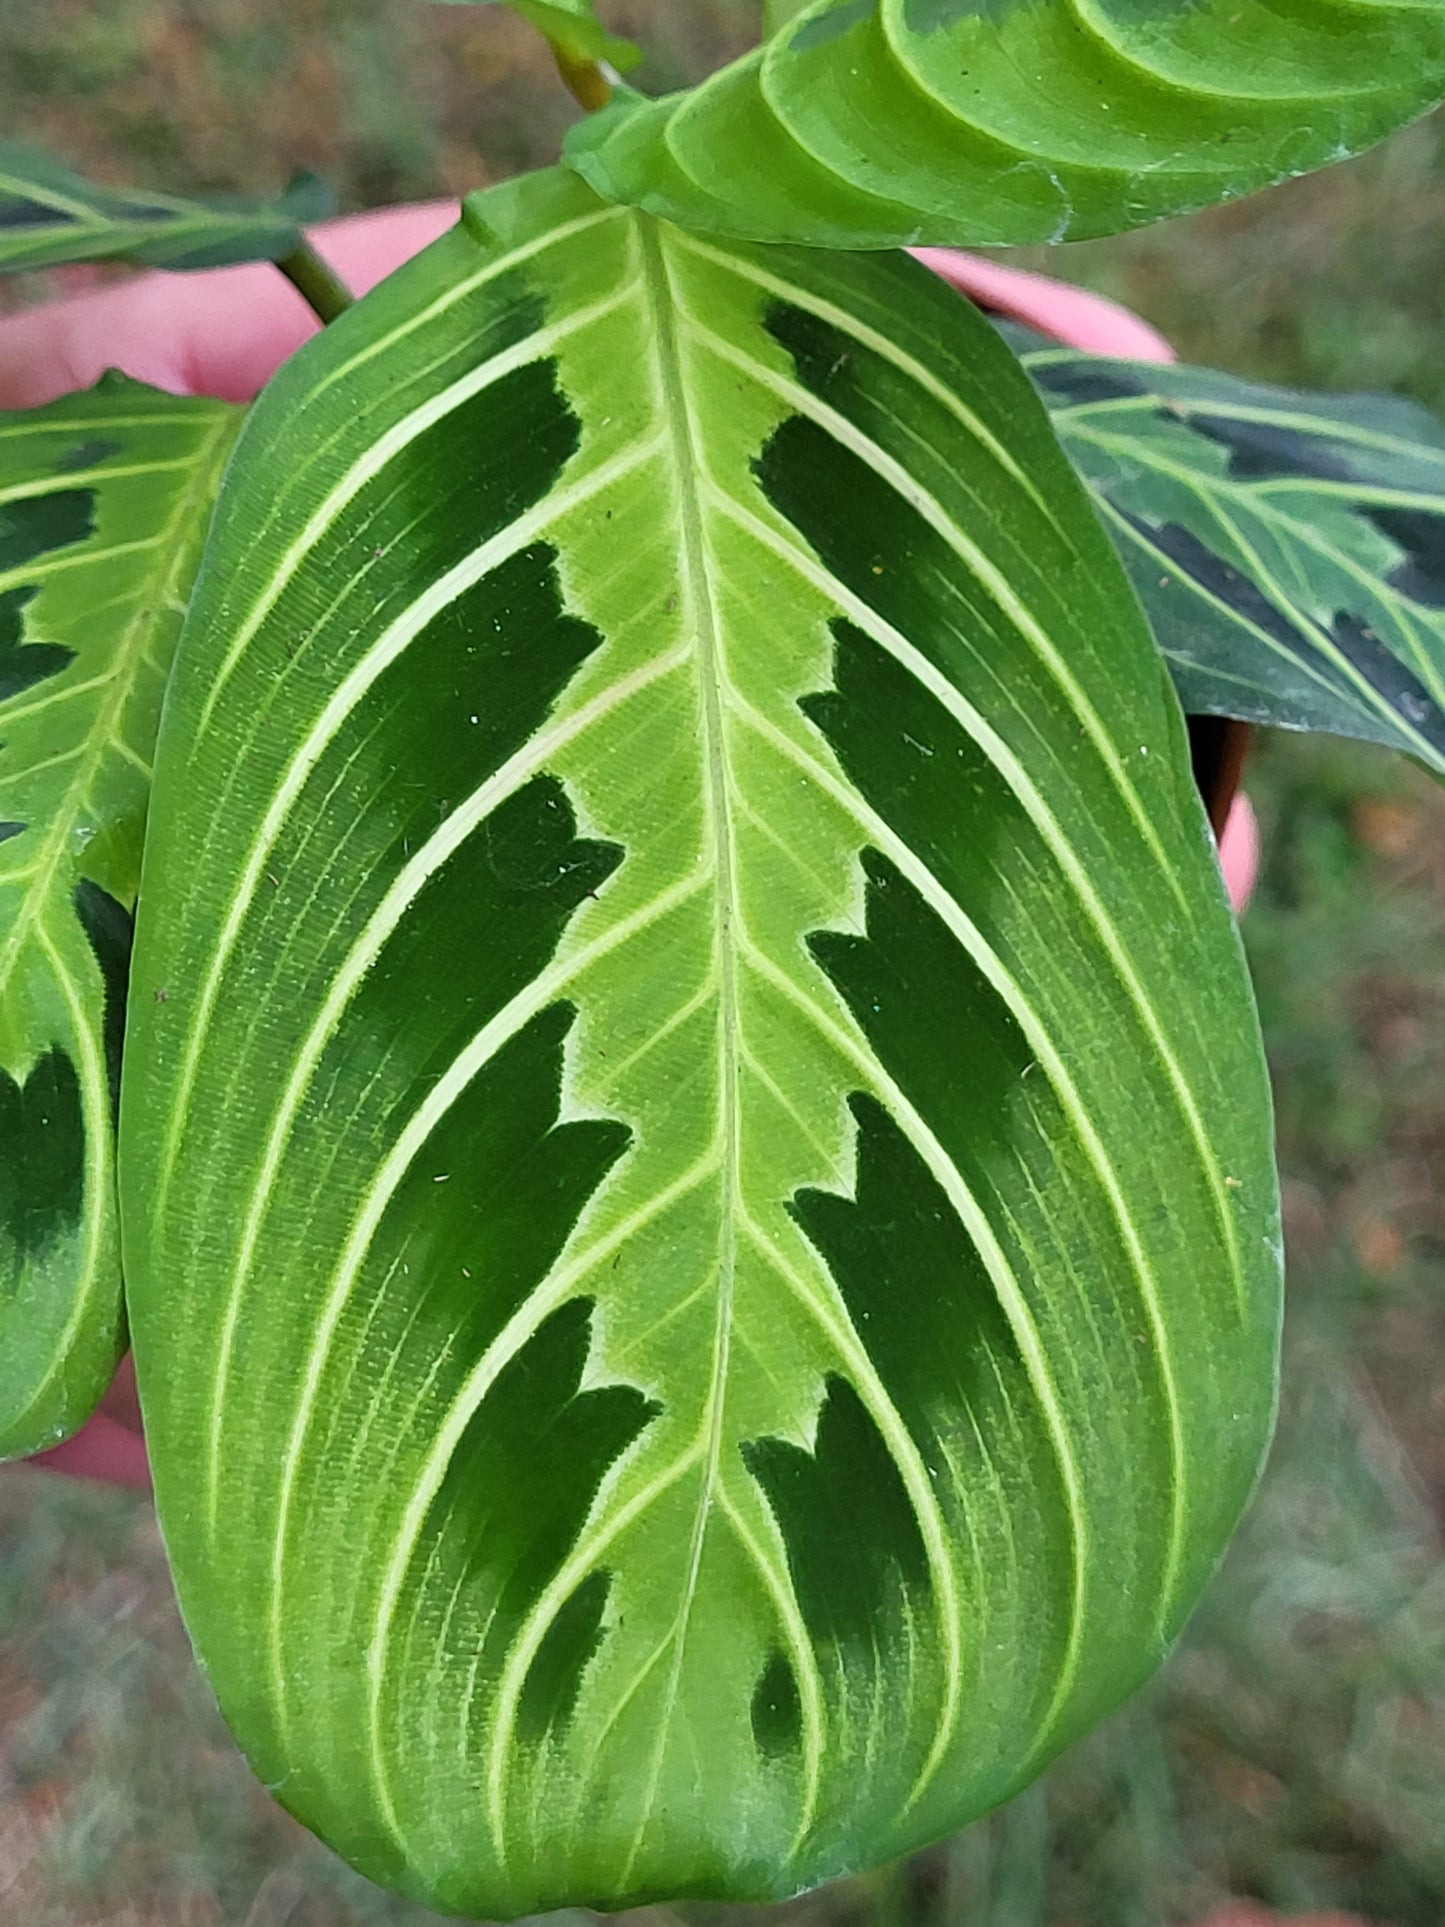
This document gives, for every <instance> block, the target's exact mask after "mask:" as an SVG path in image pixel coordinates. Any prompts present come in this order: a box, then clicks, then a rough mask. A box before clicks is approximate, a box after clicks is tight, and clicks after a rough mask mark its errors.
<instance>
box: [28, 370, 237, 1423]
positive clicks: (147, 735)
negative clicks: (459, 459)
mask: <svg viewBox="0 0 1445 1927" xmlns="http://www.w3.org/2000/svg"><path fill="white" fill-rule="evenodd" d="M239 417H240V411H239V410H237V409H234V408H230V407H227V406H225V405H224V404H222V403H220V402H212V401H188V400H180V399H178V398H177V397H175V396H173V395H162V394H158V393H157V392H155V391H154V390H153V389H149V388H144V387H142V386H141V385H140V384H139V383H137V382H132V381H127V380H124V379H123V378H122V377H120V376H108V377H107V378H106V379H105V380H104V381H103V382H102V383H101V384H100V386H99V387H98V388H95V389H93V390H92V391H91V392H90V393H89V394H78V395H68V396H67V397H66V398H65V399H64V400H62V401H58V402H54V403H52V404H51V405H50V406H48V407H45V408H37V409H32V410H29V411H27V412H25V413H23V414H11V415H0V1457H11V1456H16V1455H19V1454H21V1453H26V1452H31V1451H35V1450H38V1449H39V1448H40V1447H42V1446H45V1445H53V1444H54V1443H55V1442H56V1440H57V1439H59V1438H62V1437H64V1436H65V1435H66V1434H67V1433H68V1432H72V1431H74V1430H75V1428H76V1427H77V1426H78V1425H80V1424H81V1423H82V1422H83V1421H84V1420H85V1419H86V1418H87V1417H88V1416H89V1414H90V1411H91V1409H92V1408H93V1407H94V1405H95V1402H96V1400H97V1399H98V1398H99V1397H100V1394H101V1392H102V1391H104V1389H105V1386H106V1384H107V1383H108V1381H109V1378H110V1374H111V1372H112V1371H113V1370H114V1367H115V1361H116V1357H117V1354H118V1350H119V1346H120V1336H121V1325H122V1318H121V1279H120V1253H119V1236H118V1231H117V1226H116V1210H115V1195H114V1193H115V1155H114V1130H115V1126H114V1104H115V1099H116V1097H117V1095H118V1091H119V1078H120V1041H121V1026H122V1023H123V1019H124V1006H125V986H126V973H127V969H128V966H129V960H130V939H131V912H132V908H133V906H134V903H135V896H136V886H137V883H138V880H139V875H140V856H141V837H142V831H143V828H144V824H145V815H146V805H147V802H148V798H149V792H150V765H151V756H152V753H153V747H154V743H155V734H156V728H157V723H158V720H159V715H160V704H161V695H162V692H163V690H164V688H165V682H166V676H167V672H168V670H169V668H170V661H171V654H172V651H173V649H174V646H175V639H176V636H177V634H178V633H179V630H180V620H181V614H182V611H183V609H184V606H185V599H186V597H187V596H188V595H189V593H190V587H191V582H192V579H193V577H194V574H195V570H196V566H197V564H198V562H199V560H200V544H201V537H202V534H203V532H204V529H205V525H206V521H207V518H208V515H209V511H210V506H211V501H212V498H213V496H214V494H215V490H216V486H217V481H218V478H219V474H220V467H221V463H222V461H223V460H224V458H225V455H226V452H227V450H228V448H229V446H230V442H231V439H232V436H233V435H234V432H235V426H236V423H237V421H238V420H239Z"/></svg>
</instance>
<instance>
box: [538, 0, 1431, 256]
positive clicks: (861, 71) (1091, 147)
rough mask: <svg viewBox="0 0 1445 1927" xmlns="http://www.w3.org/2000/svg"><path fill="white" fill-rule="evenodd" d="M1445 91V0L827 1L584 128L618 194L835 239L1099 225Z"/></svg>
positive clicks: (677, 215)
mask: <svg viewBox="0 0 1445 1927" xmlns="http://www.w3.org/2000/svg"><path fill="white" fill-rule="evenodd" d="M1442 96H1445V0H1370V4H1368V5H1358V4H1355V3H1354V0H1349V3H1348V4H1346V3H1345V0H1191V4H1189V5H1179V4H1174V5H1161V4H1157V3H1156V0H1147V3H1143V4H1141V0H817V3H816V4H815V5H813V6H810V7H809V8H807V9H806V11H805V12H803V13H802V14H801V15H800V16H799V17H798V18H797V19H796V20H793V21H792V22H791V23H789V24H787V25H785V26H784V27H783V28H782V30H781V31H780V32H777V33H775V34H774V35H773V36H772V37H771V38H770V39H768V40H767V41H765V43H764V44H763V45H762V46H761V47H759V48H756V49H754V50H753V51H752V52H751V53H749V54H746V55H744V56H743V57H742V58H741V59H739V60H736V61H734V62H733V63H732V64H731V65H730V66H728V67H724V68H723V69H721V70H720V71H719V72H718V73H716V74H714V75H713V76H712V77H711V78H710V79H709V80H706V81H704V82H703V84H702V85H701V86H700V87H697V88H694V89H692V90H691V91H690V92H688V93H684V94H674V95H671V96H669V97H667V98H665V99H662V100H657V101H649V100H644V99H642V97H641V96H639V95H636V94H631V93H624V94H619V95H618V96H617V97H616V98H615V100H614V101H613V103H612V104H611V105H610V106H609V107H607V108H606V109H605V110H604V111H603V112H602V113H600V114H597V115H595V116H593V117H592V118H591V119H589V120H587V121H584V122H583V123H581V124H580V125H579V126H577V127H575V128H573V130H572V132H571V134H570V135H569V137H568V143H567V153H568V157H569V159H570V161H571V163H572V165H573V166H574V167H576V168H577V169H578V170H579V172H581V173H582V174H583V175H585V177H586V178H587V180H588V181H590V182H591V184H592V185H593V187H595V188H596V189H597V190H598V192H599V193H601V194H604V195H606V196H607V198H608V199H609V200H615V201H622V202H627V203H630V204H633V205H635V206H638V207H643V208H647V209H649V210H650V211H651V212H653V213H655V214H659V215H663V216H666V217H667V218H668V219H670V220H675V221H680V222H682V223H683V224H684V225H685V226H688V227H692V228H697V229H704V230H710V231H712V232H715V233H718V234H728V235H743V236H747V237H750V238H753V239H756V240H762V241H796V242H802V243H806V244H809V245H811V246H815V247H840V248H880V247H890V246H906V245H909V244H911V243H917V242H935V243H942V244H952V245H969V244H972V245H977V244H982V243H985V242H995V243H999V242H1001V243H1011V244H1012V243H1020V242H1029V241H1064V240H1079V239H1082V238H1084V237H1086V236H1089V235H1097V234H1115V233H1119V232H1122V231H1123V230H1124V229H1126V228H1134V227H1141V226H1143V225H1144V224H1145V223H1147V222H1150V221H1157V220H1159V219H1161V218H1162V217H1163V216H1165V215H1170V214H1181V213H1184V212H1185V211H1186V210H1188V209H1190V208H1199V207H1207V206H1211V205H1212V204H1213V203H1215V202H1217V201H1228V200H1233V199H1236V198H1237V197H1238V196H1239V195H1241V194H1246V193H1249V192H1251V191H1252V190H1254V189H1256V188H1260V187H1266V186H1268V185H1269V184H1270V183H1271V182H1272V181H1279V180H1284V179H1286V178H1287V177H1289V176H1290V175H1294V174H1302V173H1306V172H1308V171H1309V170H1310V169H1311V168H1316V167H1323V166H1324V165H1325V164H1326V163H1327V162H1330V161H1337V160H1343V159H1344V158H1345V157H1346V156H1347V155H1349V154H1355V153H1358V152H1359V151H1360V150H1361V149H1362V148H1365V147H1369V146H1371V145H1372V144H1373V143H1374V142H1375V141H1378V140H1380V139H1381V138H1382V137H1383V136H1384V135H1386V134H1388V133H1391V132H1392V131H1393V130H1394V129H1395V128H1397V127H1399V126H1402V125H1403V124H1404V123H1405V122H1406V121H1409V120H1413V119H1414V118H1415V117H1416V116H1417V115H1419V114H1422V113H1424V112H1425V111H1426V110H1427V109H1428V108H1429V107H1431V106H1433V105H1434V104H1435V102H1436V101H1438V100H1439V99H1440V98H1441V97H1442Z"/></svg>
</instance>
